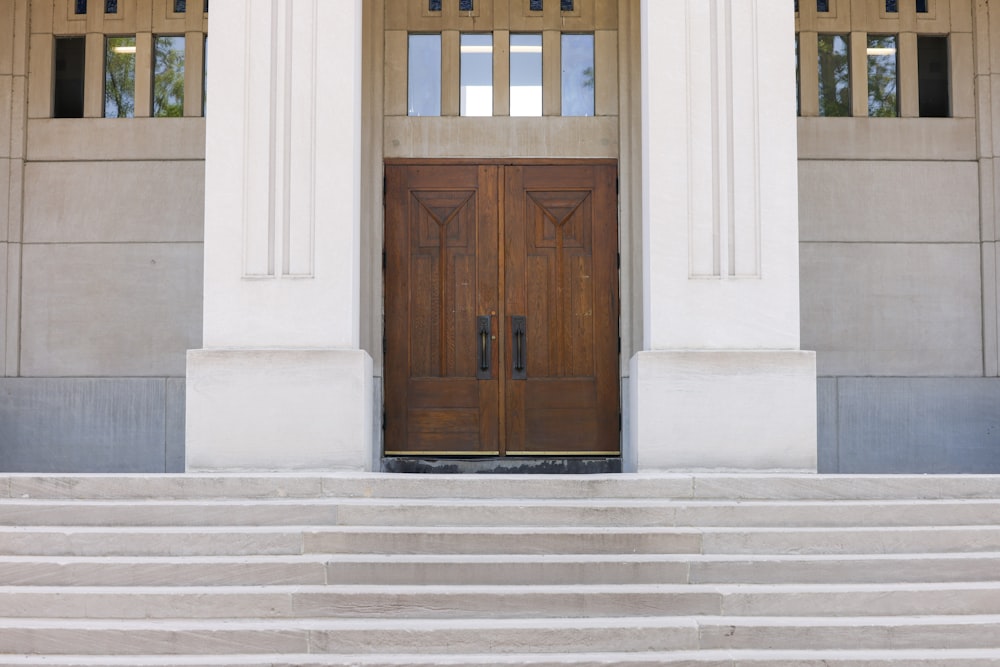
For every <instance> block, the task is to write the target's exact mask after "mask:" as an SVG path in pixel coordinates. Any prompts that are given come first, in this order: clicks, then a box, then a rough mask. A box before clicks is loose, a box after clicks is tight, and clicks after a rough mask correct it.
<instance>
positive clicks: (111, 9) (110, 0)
mask: <svg viewBox="0 0 1000 667" xmlns="http://www.w3.org/2000/svg"><path fill="white" fill-rule="evenodd" d="M104 13H105V14H117V13H118V0H104Z"/></svg>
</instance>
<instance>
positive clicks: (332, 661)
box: [0, 649, 998, 667]
mask: <svg viewBox="0 0 1000 667" xmlns="http://www.w3.org/2000/svg"><path fill="white" fill-rule="evenodd" d="M997 662H998V658H997V655H996V652H995V651H993V650H991V649H986V650H983V649H947V650H940V649H921V650H916V651H912V650H900V651H872V650H865V651H851V650H823V651H772V650H757V651H753V650H742V651H727V650H723V651H664V652H655V653H653V652H629V653H591V652H585V653H542V654H539V653H531V654H525V653H521V654H506V655H504V654H497V653H486V654H483V653H479V654H424V655H392V654H382V655H365V654H355V655H330V654H327V655H295V654H261V655H221V656H211V655H167V656H163V655H129V656H116V655H91V656H87V655H66V656H46V657H39V656H3V655H0V667H406V666H410V667H437V666H441V667H479V666H483V667H996V665H997Z"/></svg>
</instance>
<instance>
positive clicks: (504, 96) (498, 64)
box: [493, 30, 510, 116]
mask: <svg viewBox="0 0 1000 667" xmlns="http://www.w3.org/2000/svg"><path fill="white" fill-rule="evenodd" d="M493 115H494V116H509V115H510V31H509V30H495V31H494V32H493Z"/></svg>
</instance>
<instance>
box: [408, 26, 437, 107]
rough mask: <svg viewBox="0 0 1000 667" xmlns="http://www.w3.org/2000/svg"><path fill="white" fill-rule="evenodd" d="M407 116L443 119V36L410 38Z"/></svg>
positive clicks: (414, 36) (412, 36) (411, 36)
mask: <svg viewBox="0 0 1000 667" xmlns="http://www.w3.org/2000/svg"><path fill="white" fill-rule="evenodd" d="M407 81H408V84H407V96H408V97H407V114H408V115H410V116H440V115H441V35H410V51H409V74H408V79H407Z"/></svg>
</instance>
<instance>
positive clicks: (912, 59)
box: [897, 32, 920, 118]
mask: <svg viewBox="0 0 1000 667" xmlns="http://www.w3.org/2000/svg"><path fill="white" fill-rule="evenodd" d="M897 62H898V67H899V72H898V74H897V77H898V78H897V85H898V87H899V92H898V95H899V115H900V116H901V117H903V118H917V117H918V116H920V87H919V85H918V81H919V79H920V73H919V70H918V65H917V34H916V33H914V32H904V33H900V35H899V59H898V61H897Z"/></svg>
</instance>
